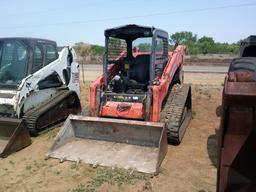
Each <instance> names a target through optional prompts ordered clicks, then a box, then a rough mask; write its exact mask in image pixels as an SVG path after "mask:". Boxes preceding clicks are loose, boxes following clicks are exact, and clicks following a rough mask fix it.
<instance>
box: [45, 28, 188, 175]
mask: <svg viewBox="0 0 256 192" xmlns="http://www.w3.org/2000/svg"><path fill="white" fill-rule="evenodd" d="M105 37H106V38H105V55H104V64H103V75H102V76H100V77H99V78H97V80H96V81H95V82H93V83H92V84H91V85H90V107H89V108H90V112H89V113H88V114H87V116H73V115H72V116H69V118H68V120H67V121H66V123H65V125H64V126H63V127H62V129H61V130H60V132H59V134H58V135H57V137H56V138H55V142H54V144H53V146H52V148H51V149H50V151H49V152H48V154H47V157H53V158H59V159H61V160H73V161H80V160H81V161H84V162H86V163H90V164H99V165H103V166H112V167H122V168H126V169H135V170H138V171H142V172H147V173H154V172H158V170H159V166H160V164H161V162H162V160H163V159H164V157H165V155H166V152H167V140H168V141H169V142H170V143H174V144H179V143H180V142H181V140H182V138H183V136H184V133H185V130H186V127H187V126H188V124H189V121H190V119H191V88H190V86H189V85H186V84H183V69H182V67H183V63H184V55H185V47H184V46H177V47H176V49H175V51H174V52H168V33H167V32H165V31H163V30H160V29H157V28H154V27H143V26H137V25H126V26H122V27H118V28H112V29H107V30H105Z"/></svg>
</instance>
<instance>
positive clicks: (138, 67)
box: [131, 55, 150, 84]
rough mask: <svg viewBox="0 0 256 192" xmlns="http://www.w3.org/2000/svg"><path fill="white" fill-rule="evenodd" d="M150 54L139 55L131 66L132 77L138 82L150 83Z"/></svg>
mask: <svg viewBox="0 0 256 192" xmlns="http://www.w3.org/2000/svg"><path fill="white" fill-rule="evenodd" d="M149 66H150V55H138V56H137V57H136V58H135V63H134V65H133V67H132V68H131V79H133V80H135V81H137V82H138V83H142V84H148V82H149Z"/></svg>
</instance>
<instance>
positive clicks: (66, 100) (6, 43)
mask: <svg viewBox="0 0 256 192" xmlns="http://www.w3.org/2000/svg"><path fill="white" fill-rule="evenodd" d="M79 96H80V87H79V70H78V63H77V62H76V54H75V51H74V50H73V49H72V48H69V47H65V48H63V49H62V51H61V52H59V53H58V52H57V45H56V43H55V42H54V41H50V40H45V39H36V38H0V157H6V156H8V155H9V154H11V153H13V152H16V151H18V150H20V149H22V148H24V147H26V146H28V145H30V144H31V139H30V133H31V134H32V135H37V134H38V133H40V132H42V131H44V130H46V129H48V128H49V127H50V126H52V125H54V124H56V123H58V122H60V121H63V120H65V119H66V118H67V116H68V115H69V114H70V113H73V114H78V113H80V110H81V107H80V100H79Z"/></svg>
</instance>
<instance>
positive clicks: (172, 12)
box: [0, 0, 256, 45]
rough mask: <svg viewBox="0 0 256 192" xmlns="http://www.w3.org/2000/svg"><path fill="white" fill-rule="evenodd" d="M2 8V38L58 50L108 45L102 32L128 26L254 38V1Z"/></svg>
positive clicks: (12, 3)
mask: <svg viewBox="0 0 256 192" xmlns="http://www.w3.org/2000/svg"><path fill="white" fill-rule="evenodd" d="M0 7H1V12H0V17H1V19H0V28H1V29H0V36H1V37H9V36H22V37H24V36H25V37H40V38H47V39H52V40H55V41H57V43H58V44H59V45H72V44H74V43H75V42H80V41H83V42H87V43H92V44H104V29H106V28H111V27H116V26H119V25H125V24H130V23H134V24H140V25H146V26H152V25H153V26H155V27H158V28H161V29H164V30H166V31H168V33H169V34H172V33H174V32H177V31H192V32H193V33H196V34H198V36H199V37H201V36H204V35H206V36H210V37H213V38H214V39H215V40H216V41H218V42H236V41H238V40H239V39H242V38H245V37H247V36H248V35H250V34H256V25H255V24H254V19H253V18H256V11H255V8H256V0H254V1H253V0H240V1H239V0H214V1H205V0H193V1H188V0H183V1H181V0H126V1H122V0H93V1H92V0H91V1H82V0H73V1H63V0H44V1H35V0H22V1H21V0H8V1H7V0H5V1H4V0H2V1H0Z"/></svg>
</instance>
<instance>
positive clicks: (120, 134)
mask: <svg viewBox="0 0 256 192" xmlns="http://www.w3.org/2000/svg"><path fill="white" fill-rule="evenodd" d="M167 145H168V144H167V134H166V128H165V124H164V123H155V122H143V121H132V120H121V119H110V118H98V117H85V116H76V115H70V116H69V117H68V119H67V120H66V122H65V124H64V126H63V127H62V128H61V130H60V132H59V133H58V135H57V136H56V138H55V141H54V143H53V145H52V147H51V149H50V150H49V152H48V153H47V154H46V158H49V157H52V158H58V159H60V160H61V162H62V161H64V160H70V161H76V162H79V161H83V162H85V163H88V164H93V165H102V166H110V167H118V168H125V169H133V170H137V171H140V172H145V173H158V172H159V167H160V165H161V163H162V161H163V159H164V157H165V155H166V152H167Z"/></svg>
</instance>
